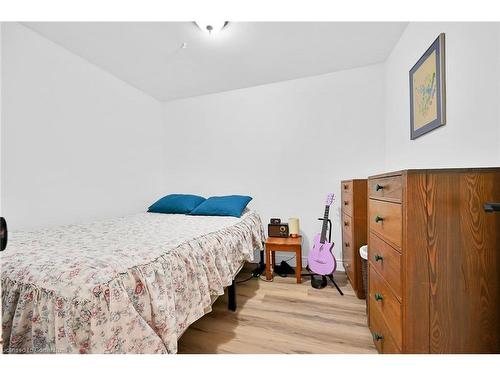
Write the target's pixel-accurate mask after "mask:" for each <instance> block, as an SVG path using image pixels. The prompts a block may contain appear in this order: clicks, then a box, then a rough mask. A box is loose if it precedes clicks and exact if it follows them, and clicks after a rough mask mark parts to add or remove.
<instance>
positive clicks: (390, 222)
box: [368, 199, 402, 248]
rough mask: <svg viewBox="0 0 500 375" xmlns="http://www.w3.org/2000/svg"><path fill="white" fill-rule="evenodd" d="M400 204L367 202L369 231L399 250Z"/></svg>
mask: <svg viewBox="0 0 500 375" xmlns="http://www.w3.org/2000/svg"><path fill="white" fill-rule="evenodd" d="M401 215H402V214H401V204H399V203H391V202H384V201H379V200H376V199H370V200H369V202H368V226H369V229H370V230H372V231H374V232H376V233H377V234H379V235H380V236H381V237H382V238H383V239H385V240H387V241H388V242H390V243H392V244H393V245H395V246H397V247H399V248H401V235H402V219H401Z"/></svg>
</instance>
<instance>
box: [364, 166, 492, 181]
mask: <svg viewBox="0 0 500 375" xmlns="http://www.w3.org/2000/svg"><path fill="white" fill-rule="evenodd" d="M478 172H480V173H500V167H478V168H435V169H402V170H399V171H394V172H387V173H381V174H377V175H373V176H369V177H368V178H369V179H374V178H381V177H391V176H401V175H407V174H413V173H415V174H418V173H478Z"/></svg>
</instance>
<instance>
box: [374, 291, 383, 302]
mask: <svg viewBox="0 0 500 375" xmlns="http://www.w3.org/2000/svg"><path fill="white" fill-rule="evenodd" d="M373 297H374V298H375V301H383V300H384V297H383V296H382V294H380V293H375V295H374V296H373Z"/></svg>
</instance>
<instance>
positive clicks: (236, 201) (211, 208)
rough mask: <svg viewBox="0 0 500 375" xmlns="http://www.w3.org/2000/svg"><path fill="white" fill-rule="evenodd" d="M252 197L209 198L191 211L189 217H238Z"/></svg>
mask: <svg viewBox="0 0 500 375" xmlns="http://www.w3.org/2000/svg"><path fill="white" fill-rule="evenodd" d="M251 200H252V197H248V196H246V195H228V196H225V197H210V198H208V199H207V200H205V201H204V202H203V203H202V204H200V205H199V206H198V207H196V208H195V209H194V210H193V211H191V212H190V213H189V214H190V215H204V216H234V217H240V216H241V214H242V212H243V210H244V209H245V207H246V206H247V204H248V203H249V202H250V201H251Z"/></svg>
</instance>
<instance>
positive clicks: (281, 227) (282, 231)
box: [267, 219, 289, 237]
mask: <svg viewBox="0 0 500 375" xmlns="http://www.w3.org/2000/svg"><path fill="white" fill-rule="evenodd" d="M288 233H289V232H288V224H287V223H282V222H281V220H280V219H271V222H270V223H269V224H268V225H267V234H268V236H269V237H288Z"/></svg>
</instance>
